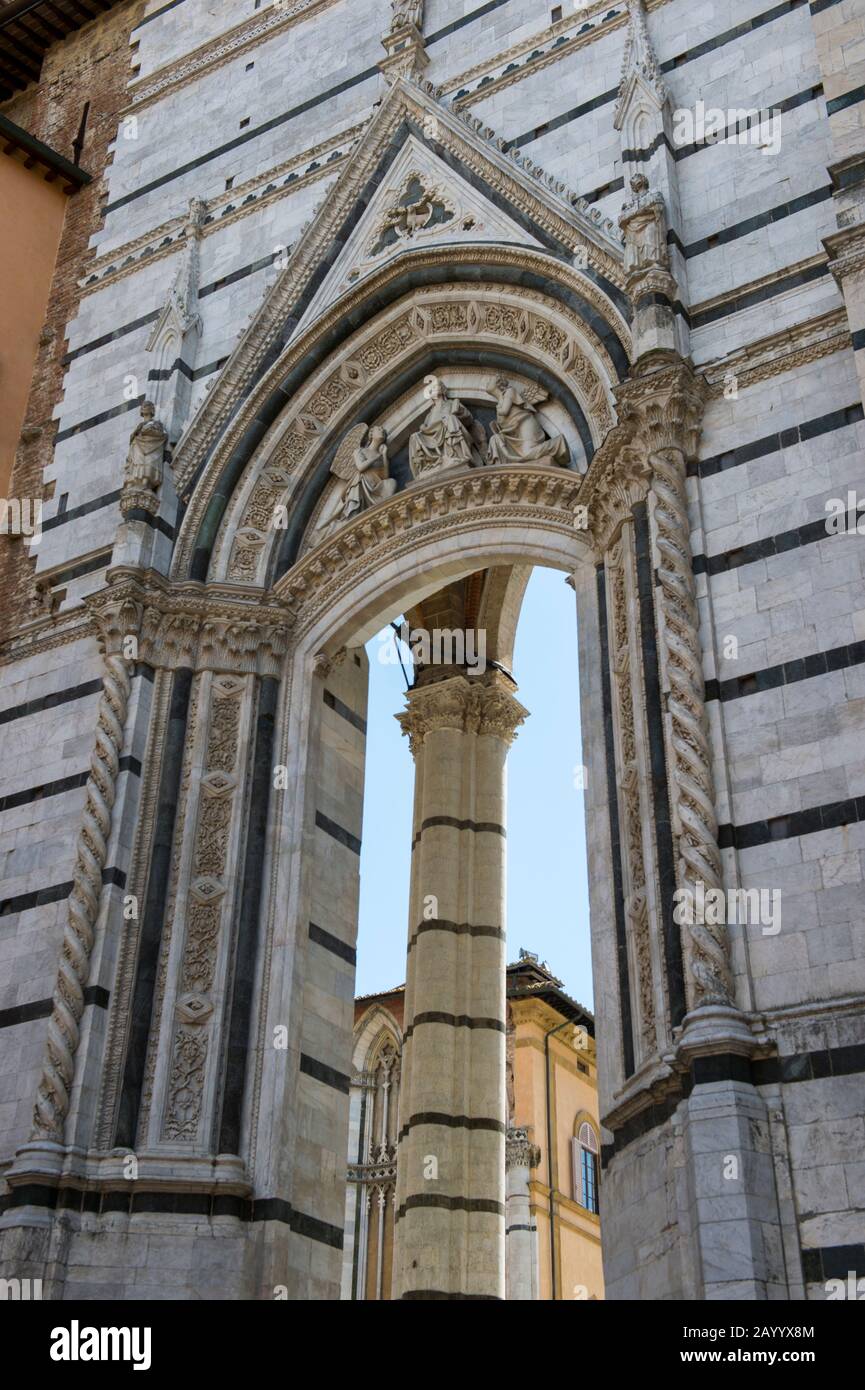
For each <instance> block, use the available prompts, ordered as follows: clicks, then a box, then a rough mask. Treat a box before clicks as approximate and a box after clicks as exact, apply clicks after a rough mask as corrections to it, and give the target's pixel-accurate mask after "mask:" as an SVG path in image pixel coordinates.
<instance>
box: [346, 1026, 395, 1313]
mask: <svg viewBox="0 0 865 1390" xmlns="http://www.w3.org/2000/svg"><path fill="white" fill-rule="evenodd" d="M399 1081H400V1049H399V1044H398V1043H397V1041H396V1039H395V1037H394V1036H393V1034H392V1033H391V1032H390V1031H389V1030H388V1029H383V1030H382V1032H381V1033H380V1034H379V1036H378V1038H377V1039H376V1040H375V1042H374V1044H373V1046H372V1047H371V1048H370V1052H369V1060H368V1062H367V1065H366V1067H365V1068H364V1073H363V1078H362V1082H363V1090H364V1102H363V1104H362V1111H361V1113H362V1120H361V1124H362V1139H361V1150H360V1151H361V1153H362V1154H363V1159H362V1161H361V1162H359V1163H358V1164H357V1165H356V1166H355V1167H354V1168H352V1169H350V1171H349V1179H350V1181H353V1182H355V1183H356V1184H357V1186H358V1203H357V1218H356V1219H357V1269H356V1278H355V1280H354V1290H355V1292H354V1297H355V1298H358V1299H365V1300H368V1299H372V1300H376V1299H389V1298H390V1296H391V1273H392V1266H393V1226H394V1199H395V1195H396V1140H397V1123H398V1113H399Z"/></svg>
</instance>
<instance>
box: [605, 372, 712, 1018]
mask: <svg viewBox="0 0 865 1390" xmlns="http://www.w3.org/2000/svg"><path fill="white" fill-rule="evenodd" d="M704 390H705V388H704V386H703V384H702V382H701V379H700V378H699V377H698V376H697V374H696V373H695V372H694V370H693V368H692V367H691V366H690V365H689V364H688V363H686V362H684V361H683V360H682V359H681V358H678V357H676V356H675V355H674V354H664V353H659V354H656V355H653V357H652V358H651V359H649V360H648V361H647V362H646V363H644V367H643V371H642V372H641V373H640V374H639V375H636V376H635V377H634V378H632V380H631V381H630V382H628V383H627V385H626V386H625V387H623V388H622V390H621V393H620V414H621V415H622V416H623V417H624V418H626V419H627V420H628V421H629V422H630V423H631V425H632V426H633V427H634V431H635V434H636V436H637V437H638V438H639V441H640V444H641V446H642V447H643V448H644V449H645V451H646V455H647V457H648V460H649V464H650V467H651V470H652V473H651V477H652V484H651V493H650V499H649V506H650V513H651V518H652V540H653V550H654V557H653V560H654V571H655V609H656V623H657V632H658V661H659V670H660V677H661V687H662V694H663V699H664V725H665V728H664V733H665V741H666V747H667V765H668V776H669V784H670V806H671V813H672V825H673V838H674V843H675V853H676V884H677V888H678V889H679V890H680V891H681V892H682V893H684V894H688V895H690V896H691V897H693V896H694V895H695V893H696V890H697V885H698V883H702V884H703V885H704V887H705V889H706V890H708V889H710V888H719V887H720V886H721V883H722V871H721V855H720V850H719V848H718V819H717V814H716V811H715V788H714V783H713V778H712V753H711V747H710V743H709V726H708V720H707V716H706V705H705V682H704V679H703V658H702V647H701V642H700V630H699V629H700V621H699V613H698V609H697V590H696V583H695V580H694V571H693V566H692V558H691V542H690V533H691V528H690V522H689V519H688V498H687V492H686V485H685V479H686V468H687V462H688V459H689V458H691V457H693V456H694V454H695V452H696V447H697V440H698V438H699V428H700V419H701V416H702V408H703V398H704ZM683 948H684V952H685V959H686V964H687V976H688V1003H689V1006H690V1007H691V1009H694V1008H699V1007H701V1006H704V1005H721V1006H729V1005H730V1004H731V1003H732V998H733V985H732V976H731V973H730V960H729V946H728V942H727V939H726V930H725V928H724V927H722V926H713V925H702V924H697V923H694V924H693V925H691V926H688V927H686V928H685V939H684V941H683Z"/></svg>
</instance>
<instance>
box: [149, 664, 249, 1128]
mask: <svg viewBox="0 0 865 1390" xmlns="http://www.w3.org/2000/svg"><path fill="white" fill-rule="evenodd" d="M205 679H206V681H207V684H208V686H209V691H208V694H209V719H208V732H207V742H206V747H205V752H204V760H203V767H202V768H201V771H200V780H199V787H198V798H197V806H196V812H195V828H194V832H193V839H192V849H191V856H190V860H189V862H188V865H187V866H186V867H187V874H186V881H185V884H184V883H183V882H181V884H180V886H179V894H178V896H179V901H180V902H182V903H183V904H184V907H185V911H184V913H183V926H184V931H183V942H182V948H181V947H180V946H178V952H177V956H176V957H175V968H176V971H177V975H176V984H175V989H174V991H173V1011H174V1015H175V1021H174V1025H173V1029H172V1033H173V1038H172V1045H171V1058H170V1061H169V1062H168V1064H167V1068H166V1070H167V1084H166V1086H165V1096H164V1100H163V1121H162V1135H161V1137H162V1139H163V1140H167V1141H170V1142H173V1143H189V1144H194V1143H199V1144H201V1143H206V1142H207V1134H208V1113H207V1112H208V1111H212V1104H211V1102H212V1100H213V1097H214V1093H215V1089H216V1079H215V1077H213V1076H212V1075H208V1068H207V1063H208V1060H209V1059H212V1058H213V1057H215V1056H217V1055H218V1050H219V1049H218V1032H219V1028H220V1026H221V1022H222V1020H221V1016H220V1014H219V1011H218V1009H217V1003H218V1000H219V997H220V992H221V985H222V982H223V980H224V978H225V974H226V970H227V956H228V951H229V947H230V941H229V936H230V933H229V930H228V928H229V924H230V918H231V903H232V901H233V897H234V894H233V884H234V881H235V878H236V872H237V862H236V860H237V850H238V845H239V840H240V827H239V825H238V822H239V819H240V810H239V808H240V800H241V798H240V796H239V786H240V782H241V773H242V767H243V763H244V761H245V752H246V740H245V738H243V737H242V736H241V721H242V716H243V713H244V711H246V712H247V713H248V712H249V707H250V699H251V692H250V689H249V687H250V684H251V682H250V680H249V678H247V677H242V676H214V677H206V678H205ZM248 722H249V721H248V720H247V723H248ZM169 1006H171V1001H170V1000H166V1008H167V1007H169ZM212 1070H213V1068H212V1067H211V1068H210V1071H211V1073H212ZM211 1118H212V1116H211Z"/></svg>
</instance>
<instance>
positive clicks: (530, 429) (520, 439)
mask: <svg viewBox="0 0 865 1390" xmlns="http://www.w3.org/2000/svg"><path fill="white" fill-rule="evenodd" d="M488 390H489V391H490V394H491V395H492V396H494V397H495V401H496V418H495V420H494V421H493V426H492V434H491V436H490V442H489V445H488V446H487V458H488V460H489V462H490V463H550V464H561V465H562V466H563V467H567V466H568V464H569V463H570V459H571V455H570V450H569V448H568V444H567V440H566V439H565V438H564V437H563V436H562V435H561V434H550V435H548V434H547V432H546V430H545V429H544V427H543V425H542V424H541V422H540V420H539V419H538V416H537V410H536V406H537V403H538V402H539V401H542V400H545V399H546V397H547V392H546V391H545V390H544V389H543V387H542V386H513V385H511V383H510V382H509V381H508V379H507V377H504V376H497V377H496V378H495V380H494V381H493V382H492V383H491V384H490V386H489V387H488Z"/></svg>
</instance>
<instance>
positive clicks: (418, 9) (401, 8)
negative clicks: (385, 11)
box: [390, 0, 423, 30]
mask: <svg viewBox="0 0 865 1390" xmlns="http://www.w3.org/2000/svg"><path fill="white" fill-rule="evenodd" d="M390 7H391V9H392V10H393V14H392V16H391V21H390V27H391V30H394V29H402V28H403V27H404V26H405V25H406V24H413V25H414V26H415V28H416V29H420V28H421V26H422V24H423V0H390Z"/></svg>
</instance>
